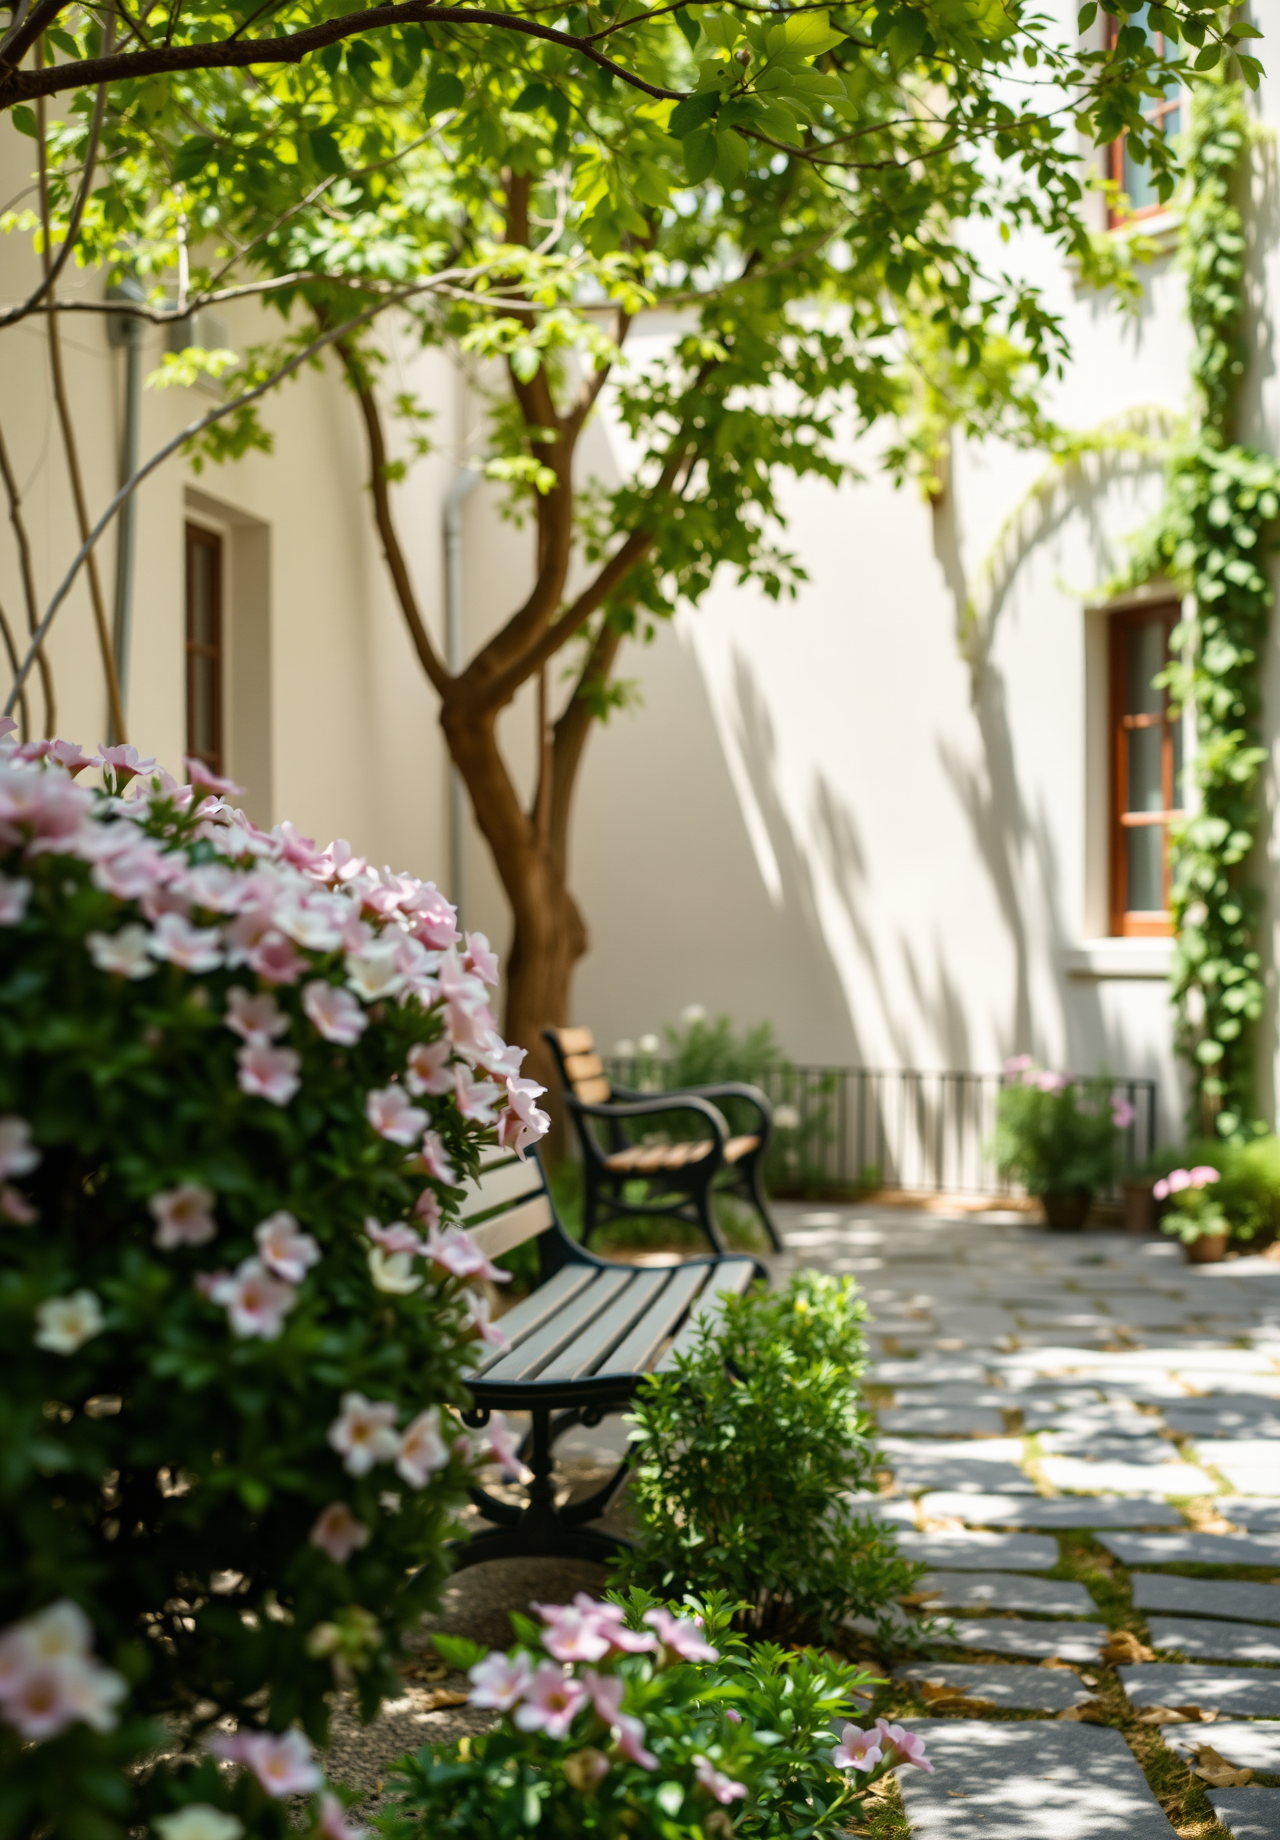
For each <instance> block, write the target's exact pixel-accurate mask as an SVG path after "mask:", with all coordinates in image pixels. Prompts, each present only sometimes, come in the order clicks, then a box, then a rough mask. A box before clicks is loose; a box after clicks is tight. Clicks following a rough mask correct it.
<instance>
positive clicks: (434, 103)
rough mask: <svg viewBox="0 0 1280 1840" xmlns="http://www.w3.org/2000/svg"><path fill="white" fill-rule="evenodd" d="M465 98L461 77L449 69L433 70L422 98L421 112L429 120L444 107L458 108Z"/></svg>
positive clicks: (441, 112)
mask: <svg viewBox="0 0 1280 1840" xmlns="http://www.w3.org/2000/svg"><path fill="white" fill-rule="evenodd" d="M466 99H467V92H466V90H465V89H464V88H463V84H462V79H461V78H460V77H455V76H454V74H453V72H452V71H451V70H433V71H432V73H431V77H430V80H429V82H428V83H427V87H426V91H425V93H424V94H423V98H422V113H423V114H424V115H425V116H426V118H427V120H428V121H430V120H431V119H432V117H433V116H436V115H442V114H443V113H444V111H445V110H446V109H460V108H461V107H462V105H463V103H464V102H465V101H466Z"/></svg>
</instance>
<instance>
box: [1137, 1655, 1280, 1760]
mask: <svg viewBox="0 0 1280 1840" xmlns="http://www.w3.org/2000/svg"><path fill="white" fill-rule="evenodd" d="M1118 1672H1119V1675H1120V1681H1121V1684H1122V1686H1123V1687H1124V1690H1125V1692H1126V1694H1127V1695H1128V1697H1129V1703H1130V1705H1133V1706H1199V1707H1200V1708H1201V1710H1202V1711H1204V1712H1214V1711H1217V1712H1234V1713H1237V1714H1238V1715H1239V1716H1240V1717H1241V1718H1253V1719H1274V1718H1277V1717H1280V1672H1277V1671H1276V1669H1275V1668H1232V1667H1205V1666H1199V1665H1197V1664H1196V1663H1195V1662H1178V1661H1140V1662H1138V1663H1136V1664H1135V1665H1134V1666H1132V1667H1122V1668H1120V1669H1119V1670H1118ZM1206 1736H1208V1737H1209V1741H1210V1743H1212V1742H1213V1739H1212V1736H1211V1734H1208V1733H1206Z"/></svg>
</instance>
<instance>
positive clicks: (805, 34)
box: [783, 13, 845, 57]
mask: <svg viewBox="0 0 1280 1840" xmlns="http://www.w3.org/2000/svg"><path fill="white" fill-rule="evenodd" d="M783 30H784V32H785V34H786V41H787V47H788V49H789V50H792V51H804V52H806V53H807V54H808V55H809V56H810V57H821V55H822V53H823V52H824V51H830V50H832V48H833V47H834V46H836V45H842V44H843V43H844V39H845V35H844V33H843V32H833V31H832V30H831V27H830V25H829V24H828V22H827V16H826V14H825V13H792V14H791V15H790V16H789V18H788V19H787V23H786V25H785V26H784V28H783Z"/></svg>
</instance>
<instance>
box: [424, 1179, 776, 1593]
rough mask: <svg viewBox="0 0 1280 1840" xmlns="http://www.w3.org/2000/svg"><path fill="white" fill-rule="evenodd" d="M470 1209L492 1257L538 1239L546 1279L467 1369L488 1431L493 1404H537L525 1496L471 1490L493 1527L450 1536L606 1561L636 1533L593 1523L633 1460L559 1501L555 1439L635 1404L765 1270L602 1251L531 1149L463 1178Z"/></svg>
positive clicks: (504, 1552) (472, 1419) (482, 1548)
mask: <svg viewBox="0 0 1280 1840" xmlns="http://www.w3.org/2000/svg"><path fill="white" fill-rule="evenodd" d="M462 1217H463V1221H464V1223H465V1224H466V1226H467V1227H468V1229H469V1231H470V1232H471V1234H472V1236H473V1238H474V1239H475V1240H476V1241H477V1242H478V1243H479V1244H480V1246H481V1247H482V1248H483V1249H484V1251H485V1252H486V1253H487V1254H488V1255H489V1257H490V1258H496V1257H498V1256H500V1255H501V1254H502V1253H504V1252H507V1251H510V1250H511V1249H512V1248H513V1247H515V1246H517V1245H520V1244H522V1243H524V1242H525V1241H526V1240H529V1239H532V1238H534V1237H535V1236H536V1237H537V1240H538V1260H539V1281H538V1285H537V1287H536V1289H534V1290H533V1291H531V1292H530V1294H529V1296H528V1297H526V1298H524V1299H523V1300H522V1301H521V1302H520V1303H518V1304H516V1306H515V1307H514V1309H512V1310H511V1311H509V1312H508V1314H507V1315H506V1316H504V1317H502V1318H500V1319H499V1327H500V1328H502V1329H503V1331H504V1333H505V1334H507V1335H509V1336H510V1338H511V1343H512V1346H511V1348H510V1350H509V1351H503V1350H498V1351H488V1352H486V1354H485V1356H484V1358H483V1359H482V1360H481V1361H480V1362H479V1363H478V1364H477V1366H476V1368H475V1370H474V1371H473V1373H472V1374H471V1375H470V1376H469V1377H468V1380H467V1385H468V1389H469V1391H470V1393H471V1396H472V1400H473V1402H474V1403H473V1405H472V1407H471V1408H470V1409H469V1410H468V1411H467V1412H464V1414H463V1418H464V1422H465V1423H466V1424H468V1425H470V1426H472V1427H473V1428H479V1427H481V1426H483V1425H485V1424H487V1423H488V1420H489V1417H490V1414H491V1413H492V1412H494V1411H519V1412H528V1413H529V1414H530V1416H531V1419H532V1428H531V1431H530V1433H529V1436H528V1437H527V1438H526V1440H525V1443H524V1446H523V1447H522V1454H523V1456H524V1458H525V1461H526V1462H527V1464H528V1467H529V1468H530V1470H531V1471H532V1473H533V1479H532V1481H531V1482H530V1483H529V1484H528V1485H527V1499H526V1502H525V1504H524V1506H523V1507H517V1506H516V1505H515V1504H514V1503H511V1502H505V1501H499V1500H498V1499H497V1498H496V1497H495V1496H493V1495H491V1494H490V1493H489V1491H488V1490H487V1489H483V1488H480V1487H474V1488H473V1489H472V1490H471V1499H472V1502H473V1503H474V1505H475V1506H476V1507H477V1508H478V1509H479V1511H480V1513H481V1515H482V1516H483V1517H484V1518H485V1520H487V1521H489V1522H490V1523H491V1527H490V1528H489V1530H487V1531H484V1532H480V1533H476V1534H474V1535H472V1536H471V1537H470V1538H469V1539H466V1540H460V1541H458V1542H456V1543H455V1544H454V1547H453V1560H454V1565H455V1566H456V1567H458V1568H462V1567H465V1566H469V1565H479V1564H481V1563H482V1562H483V1561H484V1560H486V1559H515V1558H531V1557H545V1556H554V1557H569V1558H578V1559H593V1560H596V1561H599V1562H603V1561H604V1560H607V1559H609V1558H610V1557H612V1556H613V1555H614V1554H615V1553H616V1552H617V1551H618V1550H619V1549H620V1548H621V1547H623V1546H625V1545H626V1544H627V1542H626V1541H624V1540H622V1539H620V1538H619V1537H617V1536H615V1535H613V1534H610V1533H606V1532H604V1531H603V1530H601V1529H599V1528H595V1527H592V1526H590V1525H589V1524H588V1523H590V1522H591V1521H593V1520H595V1519H596V1518H597V1517H598V1516H599V1515H601V1514H602V1513H603V1512H604V1510H605V1509H606V1508H607V1507H608V1505H609V1502H610V1501H611V1500H612V1498H613V1496H614V1494H615V1493H616V1492H617V1489H618V1488H619V1486H620V1485H621V1483H622V1481H623V1478H624V1477H625V1475H626V1472H627V1468H628V1460H627V1459H626V1458H624V1459H623V1461H622V1462H621V1463H620V1464H619V1466H618V1468H617V1470H616V1472H615V1473H614V1474H613V1475H612V1476H611V1477H610V1478H609V1480H608V1481H607V1482H606V1483H605V1484H604V1485H603V1486H602V1487H601V1488H598V1489H596V1490H595V1491H594V1492H593V1493H592V1494H591V1495H589V1496H587V1497H586V1498H585V1499H583V1500H580V1501H576V1502H566V1503H565V1504H564V1506H558V1505H557V1502H556V1488H555V1479H554V1470H555V1459H554V1445H555V1441H556V1439H557V1438H558V1437H559V1436H560V1434H561V1433H562V1432H563V1431H565V1430H567V1429H568V1427H569V1426H570V1425H572V1424H575V1423H581V1424H585V1425H594V1424H599V1422H600V1421H601V1419H603V1418H604V1417H605V1416H606V1415H607V1414H608V1413H610V1412H616V1411H620V1410H622V1409H623V1408H625V1407H626V1406H627V1405H629V1404H630V1402H631V1400H632V1398H633V1397H634V1395H635V1392H636V1388H637V1387H638V1386H639V1385H640V1382H641V1380H642V1379H643V1377H644V1375H645V1374H646V1373H647V1372H651V1371H656V1372H661V1371H663V1370H664V1369H666V1368H669V1367H670V1366H671V1365H672V1364H673V1362H674V1360H675V1359H676V1357H677V1356H678V1354H679V1353H681V1352H683V1351H684V1350H686V1349H688V1348H689V1347H691V1346H692V1344H693V1341H694V1339H695V1337H696V1335H697V1334H698V1332H699V1326H700V1324H703V1323H707V1322H710V1321H713V1320H714V1318H715V1316H716V1315H717V1314H718V1313H719V1310H720V1309H721V1308H722V1307H723V1305H722V1304H721V1302H720V1298H721V1297H722V1295H723V1294H725V1293H726V1292H728V1293H730V1294H741V1293H742V1292H743V1291H745V1290H746V1289H747V1288H748V1286H749V1285H750V1284H751V1283H752V1282H753V1281H754V1280H755V1279H756V1278H757V1277H759V1278H765V1277H767V1273H766V1271H765V1269H764V1267H763V1266H762V1265H761V1264H760V1263H759V1261H758V1260H756V1259H752V1258H750V1257H735V1258H728V1259H722V1258H698V1259H690V1260H686V1261H684V1262H683V1263H681V1264H678V1265H671V1266H634V1265H625V1264H622V1263H620V1262H618V1261H614V1260H609V1259H600V1258H597V1257H596V1256H595V1255H594V1254H593V1253H590V1252H587V1251H585V1250H584V1248H583V1247H581V1246H579V1245H578V1244H577V1243H576V1242H575V1241H574V1240H572V1239H570V1237H569V1235H568V1234H567V1233H566V1232H565V1230H564V1228H563V1226H562V1225H561V1223H560V1219H559V1216H558V1215H557V1213H556V1209H555V1203H554V1202H553V1200H552V1198H551V1194H550V1191H549V1189H548V1188H547V1184H546V1178H545V1175H544V1173H543V1170H542V1167H541V1164H540V1163H539V1162H538V1161H537V1160H536V1157H535V1156H533V1155H531V1156H530V1157H529V1159H528V1162H527V1163H520V1162H518V1161H517V1160H515V1159H513V1158H510V1157H507V1156H504V1155H503V1154H502V1153H497V1154H495V1155H493V1156H492V1157H491V1160H490V1161H489V1162H488V1164H487V1166H486V1168H485V1169H484V1170H483V1171H482V1173H481V1176H480V1178H479V1180H478V1181H477V1182H474V1183H470V1184H468V1189H467V1197H466V1200H465V1201H464V1202H463V1205H462Z"/></svg>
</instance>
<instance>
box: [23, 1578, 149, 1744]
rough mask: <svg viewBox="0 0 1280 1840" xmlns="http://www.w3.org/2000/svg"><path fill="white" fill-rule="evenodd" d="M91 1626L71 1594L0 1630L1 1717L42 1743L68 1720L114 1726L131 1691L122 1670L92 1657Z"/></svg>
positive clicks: (98, 1726)
mask: <svg viewBox="0 0 1280 1840" xmlns="http://www.w3.org/2000/svg"><path fill="white" fill-rule="evenodd" d="M92 1641H93V1629H92V1627H91V1625H90V1623H89V1619H88V1618H87V1617H86V1616H85V1614H84V1611H83V1610H81V1609H80V1607H79V1605H77V1604H73V1603H72V1602H71V1601H70V1599H68V1598H63V1599H62V1600H61V1602H59V1603H56V1604H50V1606H49V1607H48V1609H47V1610H42V1611H41V1612H40V1614H39V1615H38V1616H33V1617H29V1618H28V1619H27V1620H26V1621H25V1622H22V1623H15V1624H13V1625H12V1626H11V1627H10V1628H9V1629H7V1630H5V1632H4V1634H3V1635H2V1636H0V1719H3V1720H4V1722H5V1723H6V1724H7V1725H11V1726H13V1727H14V1729H15V1730H16V1731H18V1732H19V1733H20V1734H21V1736H22V1737H24V1738H26V1739H28V1740H30V1741H31V1742H34V1743H38V1742H40V1741H41V1740H42V1739H45V1738H52V1737H56V1735H57V1734H58V1733H59V1732H60V1731H65V1730H66V1728H67V1726H68V1725H74V1724H77V1723H83V1724H85V1725H90V1726H92V1728H93V1729H94V1730H95V1731H111V1730H113V1729H114V1727H115V1725H116V1707H117V1706H118V1705H119V1703H120V1701H121V1700H122V1699H123V1698H124V1697H125V1695H126V1693H127V1692H128V1688H127V1687H126V1685H125V1683H124V1681H123V1680H122V1679H121V1677H120V1675H119V1674H117V1673H115V1672H113V1670H112V1669H111V1668H106V1667H103V1666H102V1665H101V1663H99V1662H97V1661H95V1660H94V1658H93V1656H92V1654H91V1653H90V1648H91V1644H92Z"/></svg>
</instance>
